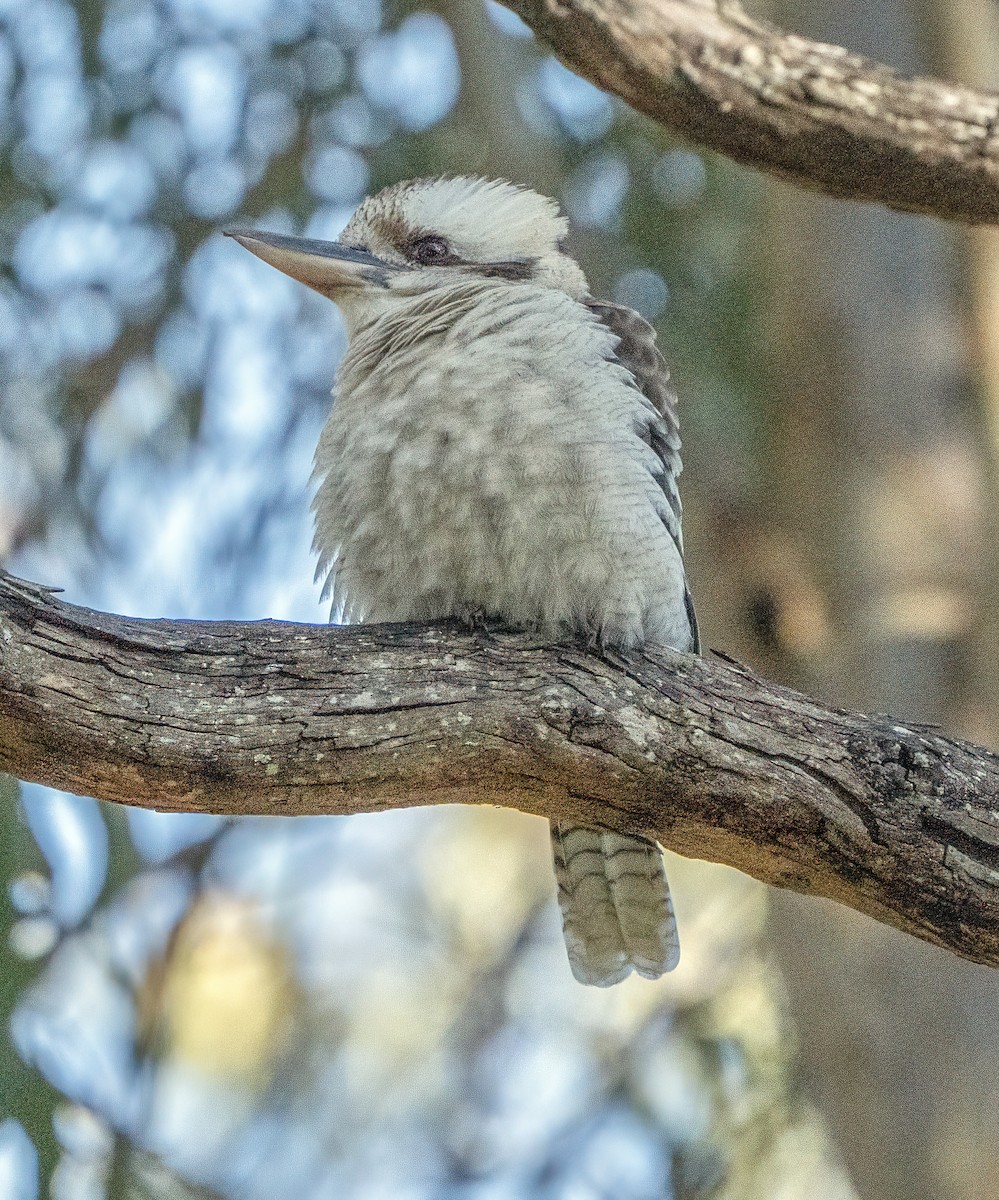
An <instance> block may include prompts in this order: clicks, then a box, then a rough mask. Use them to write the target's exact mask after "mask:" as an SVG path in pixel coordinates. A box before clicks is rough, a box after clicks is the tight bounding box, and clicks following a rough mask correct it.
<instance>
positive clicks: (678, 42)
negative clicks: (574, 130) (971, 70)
mask: <svg viewBox="0 0 999 1200" xmlns="http://www.w3.org/2000/svg"><path fill="white" fill-rule="evenodd" d="M502 2H503V3H504V4H505V5H506V7H507V8H509V9H511V10H512V11H513V12H515V13H516V14H517V15H518V16H519V17H521V18H522V19H523V20H524V21H525V22H526V23H527V24H528V25H529V26H530V27H531V29H533V31H534V32H535V34H537V36H538V37H539V38H540V39H541V40H542V41H544V42H546V43H547V44H548V45H549V46H550V47H551V48H552V50H553V51H554V52H555V54H556V55H557V56H558V57H559V58H560V59H561V60H562V61H563V62H564V63H565V64H566V65H567V66H568V67H570V68H571V69H572V70H573V71H575V72H577V73H578V74H580V75H582V76H584V77H585V78H586V79H589V80H590V81H591V82H592V83H595V84H597V86H598V87H601V88H603V89H604V90H605V91H608V92H611V93H613V94H614V95H616V96H619V97H620V98H621V99H622V100H624V101H625V102H626V103H628V104H630V105H631V107H632V108H635V109H637V110H638V111H639V112H642V113H644V114H645V115H646V116H648V117H651V118H652V119H653V120H654V121H658V122H659V123H661V124H663V125H665V126H667V127H668V128H670V129H674V130H676V132H678V133H681V134H683V135H685V136H686V137H688V138H690V139H691V140H692V141H694V142H697V143H699V144H700V145H702V146H705V147H707V148H708V149H711V150H717V151H718V152H719V153H721V154H726V155H728V156H729V157H730V158H733V159H735V160H736V161H737V162H741V163H746V164H748V165H749V166H754V167H758V168H760V169H761V170H766V171H770V172H772V173H775V174H778V175H781V176H783V177H784V178H786V179H788V180H789V181H791V182H793V183H796V184H798V185H799V186H802V187H810V188H815V189H818V190H820V191H823V192H827V193H828V194H829V195H832V196H841V197H846V198H849V199H853V200H868V201H875V202H877V203H880V204H885V205H887V206H888V207H889V208H895V209H899V210H902V211H905V212H917V213H929V214H934V215H936V216H939V217H945V218H949V219H951V220H957V221H967V222H971V223H996V222H999V95H997V94H996V93H994V92H984V91H975V90H973V89H971V88H966V87H960V86H958V85H957V84H951V83H945V82H943V81H941V80H936V79H926V78H915V79H905V78H902V77H901V76H899V75H897V74H896V73H895V72H894V71H892V70H891V69H890V68H889V67H887V66H885V65H884V64H882V63H878V62H874V61H872V60H871V59H868V58H864V57H863V56H862V55H859V54H852V53H850V51H848V50H846V49H844V48H843V47H841V46H830V45H827V44H825V43H822V42H813V41H810V40H808V39H807V38H802V37H797V36H795V35H794V34H790V33H785V32H783V31H782V30H779V29H775V28H774V27H773V26H770V25H766V24H763V23H761V22H759V21H754V20H752V19H751V18H750V17H748V16H747V15H746V14H745V13H744V12H743V11H742V10H741V8H740V7H739V6H738V5H737V4H735V3H728V2H724V3H718V4H716V3H714V2H713V0H502Z"/></svg>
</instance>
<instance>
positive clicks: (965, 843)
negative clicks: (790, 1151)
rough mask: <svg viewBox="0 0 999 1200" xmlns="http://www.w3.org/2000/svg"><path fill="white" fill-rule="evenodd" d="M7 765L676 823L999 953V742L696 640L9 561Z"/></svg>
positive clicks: (800, 882)
mask: <svg viewBox="0 0 999 1200" xmlns="http://www.w3.org/2000/svg"><path fill="white" fill-rule="evenodd" d="M0 769H2V770H4V771H7V772H10V773H11V774H13V775H17V776H19V777H20V778H22V779H28V780H32V781H35V782H38V783H45V784H49V785H51V786H54V787H59V788H65V789H67V790H69V791H74V792H78V793H85V794H89V795H93V796H97V797H99V798H101V799H104V800H115V801H118V802H120V803H123V804H133V805H140V806H143V807H148V808H157V809H167V810H172V811H184V812H211V813H226V814H231V815H249V814H281V815H288V814H293V813H311V814H317V813H355V812H371V811H374V810H377V809H383V808H395V807H404V806H412V805H418V804H445V803H477V802H478V803H482V802H485V803H492V804H502V805H507V806H510V807H512V808H518V809H521V810H522V811H524V812H530V813H537V814H539V815H541V816H544V817H548V818H555V819H560V820H563V821H569V822H575V823H579V824H598V825H604V826H607V827H609V828H611V829H615V830H618V831H620V832H623V833H633V834H641V835H645V836H651V837H655V838H657V839H658V840H659V841H660V842H661V843H662V844H663V845H665V846H668V847H669V848H670V849H673V850H676V851H678V852H679V853H681V854H686V855H689V856H692V857H696V858H706V859H710V860H712V861H715V862H723V863H729V864H731V865H732V866H735V867H738V868H740V869H741V870H744V871H746V872H748V873H749V874H751V875H754V876H755V877H756V878H758V879H762V880H764V881H766V882H768V883H773V884H776V885H778V886H780V887H786V888H792V889H793V890H795V891H799V892H806V893H810V894H814V895H820V896H829V897H832V898H833V899H835V900H838V901H840V902H841V903H844V904H847V905H850V906H851V907H853V908H856V909H858V910H860V911H862V912H865V913H868V914H870V915H871V916H874V917H876V918H878V919H879V920H882V921H885V922H887V923H888V924H891V925H894V926H896V927H897V928H899V929H903V930H906V931H908V932H910V933H914V934H916V935H918V936H920V937H923V938H925V939H926V940H928V941H931V942H935V943H937V944H938V945H941V946H945V947H948V948H949V949H951V950H953V951H955V952H957V953H958V954H962V955H964V956H966V957H968V958H972V959H975V960H977V961H979V962H983V963H991V964H994V965H999V756H996V755H994V754H992V753H990V752H989V751H987V750H983V749H980V748H977V747H974V746H971V745H968V744H965V743H961V742H958V741H956V740H954V739H952V738H948V737H945V736H944V735H943V734H941V733H939V732H938V731H936V730H935V729H929V728H916V727H913V726H910V725H904V724H901V723H899V722H897V721H895V720H893V719H892V718H890V717H867V716H863V715H860V714H852V713H845V712H840V711H838V710H835V709H830V708H826V707H825V706H823V705H822V704H820V703H818V702H817V701H814V700H810V699H808V698H807V697H804V696H801V695H799V694H798V693H796V692H792V691H790V690H789V689H787V688H782V687H779V686H777V685H775V684H771V683H768V682H766V681H765V680H762V679H759V678H757V677H756V676H754V675H752V674H751V673H750V672H749V671H747V670H745V669H744V668H742V667H739V666H737V665H735V664H731V663H726V662H720V661H714V660H712V659H706V658H698V657H695V656H692V655H683V654H678V653H662V654H658V655H656V656H655V657H652V656H648V657H643V656H638V655H636V656H632V657H629V658H627V659H623V658H622V659H616V658H607V657H603V656H598V655H596V654H593V653H588V652H586V651H585V650H584V649H582V648H576V647H571V646H552V645H549V644H543V643H540V642H538V641H537V640H536V639H534V638H532V637H531V636H530V635H528V634H523V633H495V634H485V633H473V632H469V631H468V630H466V629H464V628H462V627H460V626H457V625H372V626H355V627H343V628H338V627H325V626H313V625H293V624H286V623H281V622H271V621H262V622H207V621H204V622H201V621H149V620H136V619H132V618H128V617H118V616H111V615H108V614H104V613H98V612H93V611H91V610H89V609H83V608H76V607H74V606H72V605H69V604H65V603H63V602H62V601H60V600H58V599H56V598H55V597H54V596H52V595H51V594H50V593H48V592H46V591H45V590H44V589H41V588H39V587H37V586H36V585H34V584H26V583H24V582H22V581H19V580H15V579H13V578H12V577H11V576H7V575H0Z"/></svg>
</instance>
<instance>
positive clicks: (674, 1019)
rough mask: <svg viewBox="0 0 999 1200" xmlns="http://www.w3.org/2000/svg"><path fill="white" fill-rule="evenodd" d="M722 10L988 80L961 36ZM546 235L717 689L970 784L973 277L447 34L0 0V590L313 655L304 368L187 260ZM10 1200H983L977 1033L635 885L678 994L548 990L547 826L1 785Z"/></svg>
mask: <svg viewBox="0 0 999 1200" xmlns="http://www.w3.org/2000/svg"><path fill="white" fill-rule="evenodd" d="M754 11H755V13H756V14H757V15H761V16H765V17H768V18H770V19H772V20H776V21H778V22H781V23H784V24H786V25H788V26H790V27H792V28H794V29H796V30H797V31H799V32H801V33H804V34H808V35H811V36H816V37H820V38H823V39H824V40H828V41H833V42H840V43H843V44H846V45H849V46H850V47H851V48H853V49H857V50H860V51H863V52H866V53H869V54H872V55H874V56H876V57H880V58H883V59H885V60H887V61H888V62H889V63H891V64H892V65H893V66H895V67H897V68H899V69H900V70H903V71H924V72H925V71H930V70H932V71H936V72H937V73H941V74H946V75H949V76H951V77H954V78H958V79H962V80H964V81H966V82H968V83H972V84H976V85H978V86H985V87H989V86H991V87H995V86H996V83H997V78H999V69H997V65H999V28H997V26H999V19H997V15H996V8H995V6H994V3H993V2H992V0H946V2H945V0H919V2H918V3H917V2H915V0H911V2H907V0H878V2H877V3H874V0H850V2H849V3H847V2H846V0H833V2H832V3H830V2H829V0H823V2H822V3H819V2H818V0H779V2H778V0H774V2H773V3H770V4H766V5H755V6H754ZM459 172H460V173H484V174H499V175H506V176H508V177H510V178H513V179H515V180H517V181H520V182H523V183H526V184H528V185H530V186H533V187H535V188H537V189H539V190H541V191H545V192H548V193H549V194H551V195H554V196H557V197H558V198H559V199H560V200H561V202H562V203H563V205H564V207H565V209H566V211H567V212H568V214H569V216H570V218H571V219H572V222H573V226H574V234H573V241H572V249H573V251H574V252H575V253H576V254H577V255H578V257H579V258H580V259H581V261H582V262H583V264H584V266H585V268H586V270H587V272H588V274H589V277H590V280H591V283H592V285H593V289H594V292H595V293H596V294H598V295H602V296H612V297H614V298H616V299H618V300H620V301H622V302H624V303H627V304H630V305H633V306H634V307H636V308H638V309H640V310H641V311H642V312H643V313H644V314H645V315H646V316H647V317H648V318H649V319H650V320H652V321H654V322H655V323H656V324H657V326H658V328H659V329H660V336H661V341H662V343H663V346H664V348H665V350H666V352H667V355H668V357H669V358H670V360H671V362H672V363H673V364H674V368H675V376H676V379H677V383H678V387H679V390H680V394H681V398H682V401H683V419H684V430H685V444H686V463H687V470H686V474H685V476H684V485H685V497H686V512H687V517H686V524H687V542H688V547H689V557H690V564H691V574H692V578H693V584H694V589H695V595H696V597H697V600H698V607H699V612H700V617H701V625H702V630H703V633H704V637H705V642H706V644H707V645H709V646H711V645H714V646H718V647H721V648H724V649H725V650H726V651H728V652H729V653H732V654H735V655H737V656H738V657H740V658H742V659H744V660H746V661H748V662H751V663H753V664H754V665H756V666H757V667H758V668H760V669H762V670H764V671H765V672H767V673H769V674H771V675H772V676H775V677H777V678H780V679H783V680H785V681H787V682H790V683H792V684H796V685H798V686H801V687H803V688H805V689H807V690H810V691H813V692H817V693H820V694H822V695H823V696H825V697H827V698H828V699H830V700H833V701H836V702H839V703H842V704H848V705H854V706H857V707H860V708H866V709H868V710H871V711H873V710H889V709H890V710H891V711H893V712H895V713H897V714H899V715H900V716H905V717H911V718H913V719H918V720H923V721H938V722H940V723H942V724H944V725H945V726H946V727H947V728H949V729H951V730H954V731H956V732H959V733H964V734H967V735H969V736H972V737H975V738H977V739H978V740H981V741H985V742H990V743H992V744H996V741H997V736H996V711H995V695H996V682H997V679H996V674H997V667H996V662H997V655H996V653H995V649H996V646H997V645H999V612H997V605H999V587H997V583H999V554H997V550H996V546H997V538H996V536H995V534H996V530H997V504H996V497H997V494H999V492H997V487H996V479H997V470H996V467H997V458H999V454H997V451H999V383H997V380H999V323H997V320H996V312H997V311H999V243H997V239H996V235H995V233H994V232H983V231H978V232H974V233H972V232H969V231H965V230H959V229H952V228H947V227H944V226H943V225H941V224H940V223H937V222H933V221H929V220H923V219H916V218H906V217H899V216H896V215H893V214H891V213H888V212H884V211H880V210H875V209H870V208H863V207H860V206H856V205H849V204H845V203H836V202H832V201H827V200H824V199H822V198H820V197H816V196H810V195H804V194H802V193H799V192H796V191H793V190H791V189H789V188H787V187H786V186H784V185H782V184H781V183H779V182H775V181H771V180H766V179H763V178H761V177H759V176H757V175H754V174H752V173H750V172H748V171H746V170H743V169H740V168H736V167H733V166H732V165H731V164H729V163H727V162H724V161H721V160H718V159H716V158H709V157H706V156H701V155H700V154H698V153H696V152H695V151H694V150H693V149H692V148H691V147H689V146H686V145H684V144H682V143H681V142H679V141H678V140H676V139H675V138H674V137H672V136H671V135H670V134H669V133H668V132H666V131H663V130H661V129H658V128H656V127H654V126H652V125H651V124H650V123H649V122H647V121H645V120H643V119H641V118H639V117H637V116H635V115H634V114H632V113H631V112H630V111H629V110H627V109H626V108H625V107H623V106H622V105H620V104H619V103H617V102H616V101H611V100H610V99H608V98H607V97H606V96H604V95H602V94H601V93H600V92H598V91H597V90H595V89H594V88H592V87H591V86H590V85H588V84H586V83H584V82H583V81H581V80H580V79H578V78H576V77H575V76H573V75H572V74H571V73H570V72H569V71H567V70H566V69H565V68H564V67H563V66H561V65H560V64H559V63H558V62H557V61H556V60H555V59H554V58H552V57H551V56H550V55H548V54H547V53H545V51H544V49H543V48H541V47H539V46H538V45H537V44H536V43H535V42H534V41H533V39H532V38H531V37H530V36H529V34H528V33H527V31H526V30H525V28H524V27H523V26H522V25H521V24H520V23H519V22H518V21H517V20H516V18H514V17H512V16H511V15H510V14H509V13H507V12H506V10H504V9H502V8H499V7H497V6H496V5H494V4H493V3H492V2H491V0H487V3H486V6H485V7H483V6H482V3H481V0H439V2H435V3H432V4H428V5H427V6H426V7H422V8H419V7H416V6H415V5H410V6H394V7H391V8H382V7H381V6H380V4H379V2H378V0H79V2H78V3H76V4H75V5H73V4H71V3H69V2H67V0H0V256H2V267H3V272H2V277H0V351H2V354H0V372H2V387H0V561H2V562H3V565H4V566H5V567H6V568H7V569H9V570H12V571H14V572H15V573H18V574H21V575H24V576H26V577H29V578H32V579H36V580H39V581H42V582H45V583H49V584H57V585H61V586H62V587H64V588H65V589H66V591H67V595H68V597H69V598H70V599H71V600H73V601H77V602H81V603H87V604H91V605H94V606H97V607H104V608H108V609H114V610H116V611H119V612H125V613H130V614H135V615H150V616H153V615H169V616H172V617H184V616H191V617H193V616H199V617H222V616H228V617H246V618H256V617H286V618H295V619H301V620H315V621H320V620H323V619H324V617H325V613H324V611H323V609H322V607H321V606H320V604H319V601H318V591H317V589H316V588H315V587H314V586H313V585H312V583H311V580H312V560H311V555H310V552H309V541H310V528H309V520H308V514H307V497H308V487H309V470H310V459H311V454H312V449H313V446H314V444H315V441H316V438H317V436H318V431H319V428H320V426H321V424H322V422H323V420H324V418H325V414H326V411H327V406H328V403H329V399H328V392H329V387H330V383H331V379H332V375H333V371H334V369H335V366H336V362H337V359H338V357H339V355H340V354H341V352H342V350H343V345H344V333H343V329H342V327H341V325H340V322H339V318H338V316H337V313H336V311H335V309H334V308H333V306H332V305H330V304H328V303H327V302H326V301H324V300H322V299H321V298H320V297H318V296H315V295H312V294H310V293H306V291H305V290H304V289H302V288H300V287H298V286H296V285H294V284H292V283H291V282H290V281H288V280H286V279H284V278H282V277H281V276H279V275H278V274H277V273H276V272H273V271H269V270H268V269H267V268H265V267H264V266H263V265H262V264H260V263H258V262H256V261H255V260H253V259H252V258H251V257H250V256H249V255H246V254H245V253H244V252H242V251H241V250H240V249H239V248H238V247H237V246H234V245H233V244H231V243H227V242H225V241H224V240H223V239H222V237H221V236H220V232H219V231H220V229H221V228H222V227H223V226H224V225H225V224H227V223H230V222H235V221H237V220H240V221H246V220H251V221H255V222H259V223H261V224H262V225H264V226H266V227H267V228H270V229H276V230H287V231H299V232H305V233H307V234H309V235H312V236H319V237H332V236H335V235H336V233H337V232H338V231H339V229H340V228H341V227H342V225H343V224H344V222H345V221H346V219H347V216H348V215H349V213H350V211H351V209H352V207H353V206H354V205H355V204H356V202H357V201H358V200H359V199H360V198H361V196H363V195H364V194H365V193H366V192H368V191H371V190H374V189H377V188H379V187H381V186H383V185H385V184H387V183H390V182H394V181H395V180H398V179H401V178H406V177H410V176H414V175H423V174H434V173H459ZM0 871H2V874H3V881H4V889H3V892H2V894H0V921H2V932H3V943H2V946H0V955H2V960H0V1013H2V1018H3V1019H2V1031H0V1195H2V1196H3V1197H11V1198H12V1200H30V1198H32V1197H35V1196H38V1195H48V1194H50V1192H51V1194H52V1195H54V1196H57V1197H61V1198H63V1200H91V1198H93V1200H99V1198H102V1197H136V1198H140V1197H141V1198H146V1197H151V1198H161V1197H162V1198H172V1197H215V1196H222V1197H234V1198H240V1200H242V1198H244V1197H245V1198H247V1200H250V1198H257V1197H259V1198H260V1200H284V1198H286V1197H287V1198H292V1197H294V1198H295V1200H299V1198H301V1200H322V1198H333V1197H363V1198H364V1200H374V1198H376V1197H383V1196H384V1197H392V1198H393V1200H406V1198H414V1200H415V1198H423V1197H435V1198H436V1197H445V1196H454V1197H461V1198H467V1200H507V1198H510V1200H515V1198H521V1197H524V1198H527V1197H552V1198H559V1200H590V1198H594V1200H596V1198H598V1197H614V1198H615V1200H627V1198H632V1197H634V1198H635V1200H639V1198H646V1197H648V1198H653V1197H676V1198H678V1200H684V1198H693V1197H718V1198H725V1200H737V1198H739V1200H741V1198H743V1197H767V1198H768V1200H770V1198H774V1200H778V1198H779V1200H785V1198H786V1200H799V1198H800V1200H827V1198H828V1200H834V1198H835V1200H852V1198H853V1197H857V1196H863V1197H865V1198H868V1197H871V1198H877V1200H882V1198H883V1200H896V1198H897V1200H911V1198H912V1197H924V1196H925V1197H934V1198H940V1200H994V1198H995V1197H997V1196H999V1116H997V1106H996V1102H995V1098H996V1095H997V1094H999V989H997V988H996V984H995V979H996V976H995V974H994V972H990V971H988V970H986V969H984V968H977V967H974V966H972V965H970V964H967V963H963V962H960V961H958V960H956V959H954V958H953V957H951V956H949V955H947V954H945V953H943V952H941V951H937V950H935V949H933V948H930V947H928V946H925V945H922V944H921V943H917V942H915V941H913V940H911V939H908V938H906V937H904V936H903V935H901V934H897V933H895V932H893V931H890V930H888V929H885V928H883V927H881V926H878V925H875V924H874V923H873V922H871V921H869V920H866V919H863V918H860V917H857V916H854V915H852V914H850V913H848V912H846V911H844V910H841V909H838V908H836V907H835V906H832V905H829V904H824V903H821V902H816V901H807V900H803V899H801V898H798V897H793V896H790V895H786V894H776V893H768V892H767V891H766V890H765V889H764V888H762V887H761V886H759V885H756V884H754V883H753V882H752V881H750V880H748V879H746V878H744V877H742V876H740V875H738V874H737V873H735V872H732V871H728V870H725V869H722V868H718V867H711V866H707V865H704V864H698V863H692V862H683V861H680V860H676V859H672V860H671V863H670V876H671V879H672V880H673V881H674V889H675V892H676V893H677V906H678V910H679V916H680V921H681V928H682V932H683V939H684V958H683V961H682V963H681V966H680V968H679V969H678V970H677V972H675V974H674V975H672V976H671V977H669V978H668V979H665V980H663V981H662V982H661V983H659V984H656V985H651V984H648V983H645V982H643V981H635V980H632V981H629V982H628V983H626V984H623V985H621V986H619V987H617V988H614V989H611V990H610V991H608V992H601V991H596V990H592V989H590V990H587V989H582V988H580V987H578V986H577V985H576V984H575V983H574V982H573V981H572V979H571V976H570V975H569V971H568V967H567V964H566V961H565V954H564V950H563V948H562V946H561V937H560V931H559V928H558V918H557V915H556V911H555V905H554V902H553V901H554V895H553V885H552V876H551V867H550V862H549V859H548V848H547V837H546V834H545V830H544V827H543V825H542V823H540V822H538V821H536V820H534V819H530V818H527V817H523V816H520V815H518V814H513V813H507V812H497V811H492V810H489V809H487V808H482V809H481V810H479V809H474V810H467V811H466V810H449V809H442V810H440V811H437V812H429V811H418V812H406V811H400V812H395V813H388V814H384V815H381V816H371V817H359V818H355V819H351V820H338V819H330V820H311V819H310V820H306V819H297V820H290V821H280V820H276V819H274V820H253V821H250V820H246V821H239V822H224V821H220V820H217V819H214V818H208V817H204V818H195V817H183V816H166V815H158V814H155V813H146V812H141V811H124V810H119V809H114V808H111V807H109V806H105V805H99V804H97V803H95V802H94V801H92V800H88V799H85V798H77V797H71V796H67V795H62V794H56V793H52V792H49V791H46V790H43V789H40V788H36V787H28V786H22V787H21V788H20V791H18V789H17V786H16V785H15V784H14V783H13V781H5V780H0Z"/></svg>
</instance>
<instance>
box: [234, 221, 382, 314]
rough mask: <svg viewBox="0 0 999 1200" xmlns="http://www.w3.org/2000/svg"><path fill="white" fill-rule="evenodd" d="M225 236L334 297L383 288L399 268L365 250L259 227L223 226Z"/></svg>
mask: <svg viewBox="0 0 999 1200" xmlns="http://www.w3.org/2000/svg"><path fill="white" fill-rule="evenodd" d="M225 235H226V237H231V238H235V239H236V241H237V242H239V244H240V245H241V246H245V247H246V249H247V250H249V251H250V252H251V253H253V254H255V255H256V256H257V258H262V259H263V260H264V262H266V263H270V265H271V266H272V267H277V269H278V270H279V271H283V272H284V273H285V275H290V276H291V277H292V279H297V280H298V281H299V282H300V283H304V284H307V285H308V286H309V287H310V288H315V290H316V291H317V292H322V294H323V295H324V296H330V297H331V298H334V299H335V297H336V293H337V292H338V291H340V290H341V289H343V288H358V287H365V286H366V285H367V286H374V287H386V286H387V284H388V279H389V276H390V275H391V274H392V273H393V272H395V271H397V270H398V269H399V268H398V267H396V266H394V265H393V264H392V263H387V262H384V261H383V260H382V259H380V258H378V256H377V255H375V254H371V253H369V252H368V251H367V250H359V249H358V248H357V247H356V246H343V245H341V244H340V243H339V242H321V241H319V240H318V239H316V238H302V237H288V236H287V235H286V234H283V233H265V232H264V231H263V230H262V229H227V230H226V231H225Z"/></svg>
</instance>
